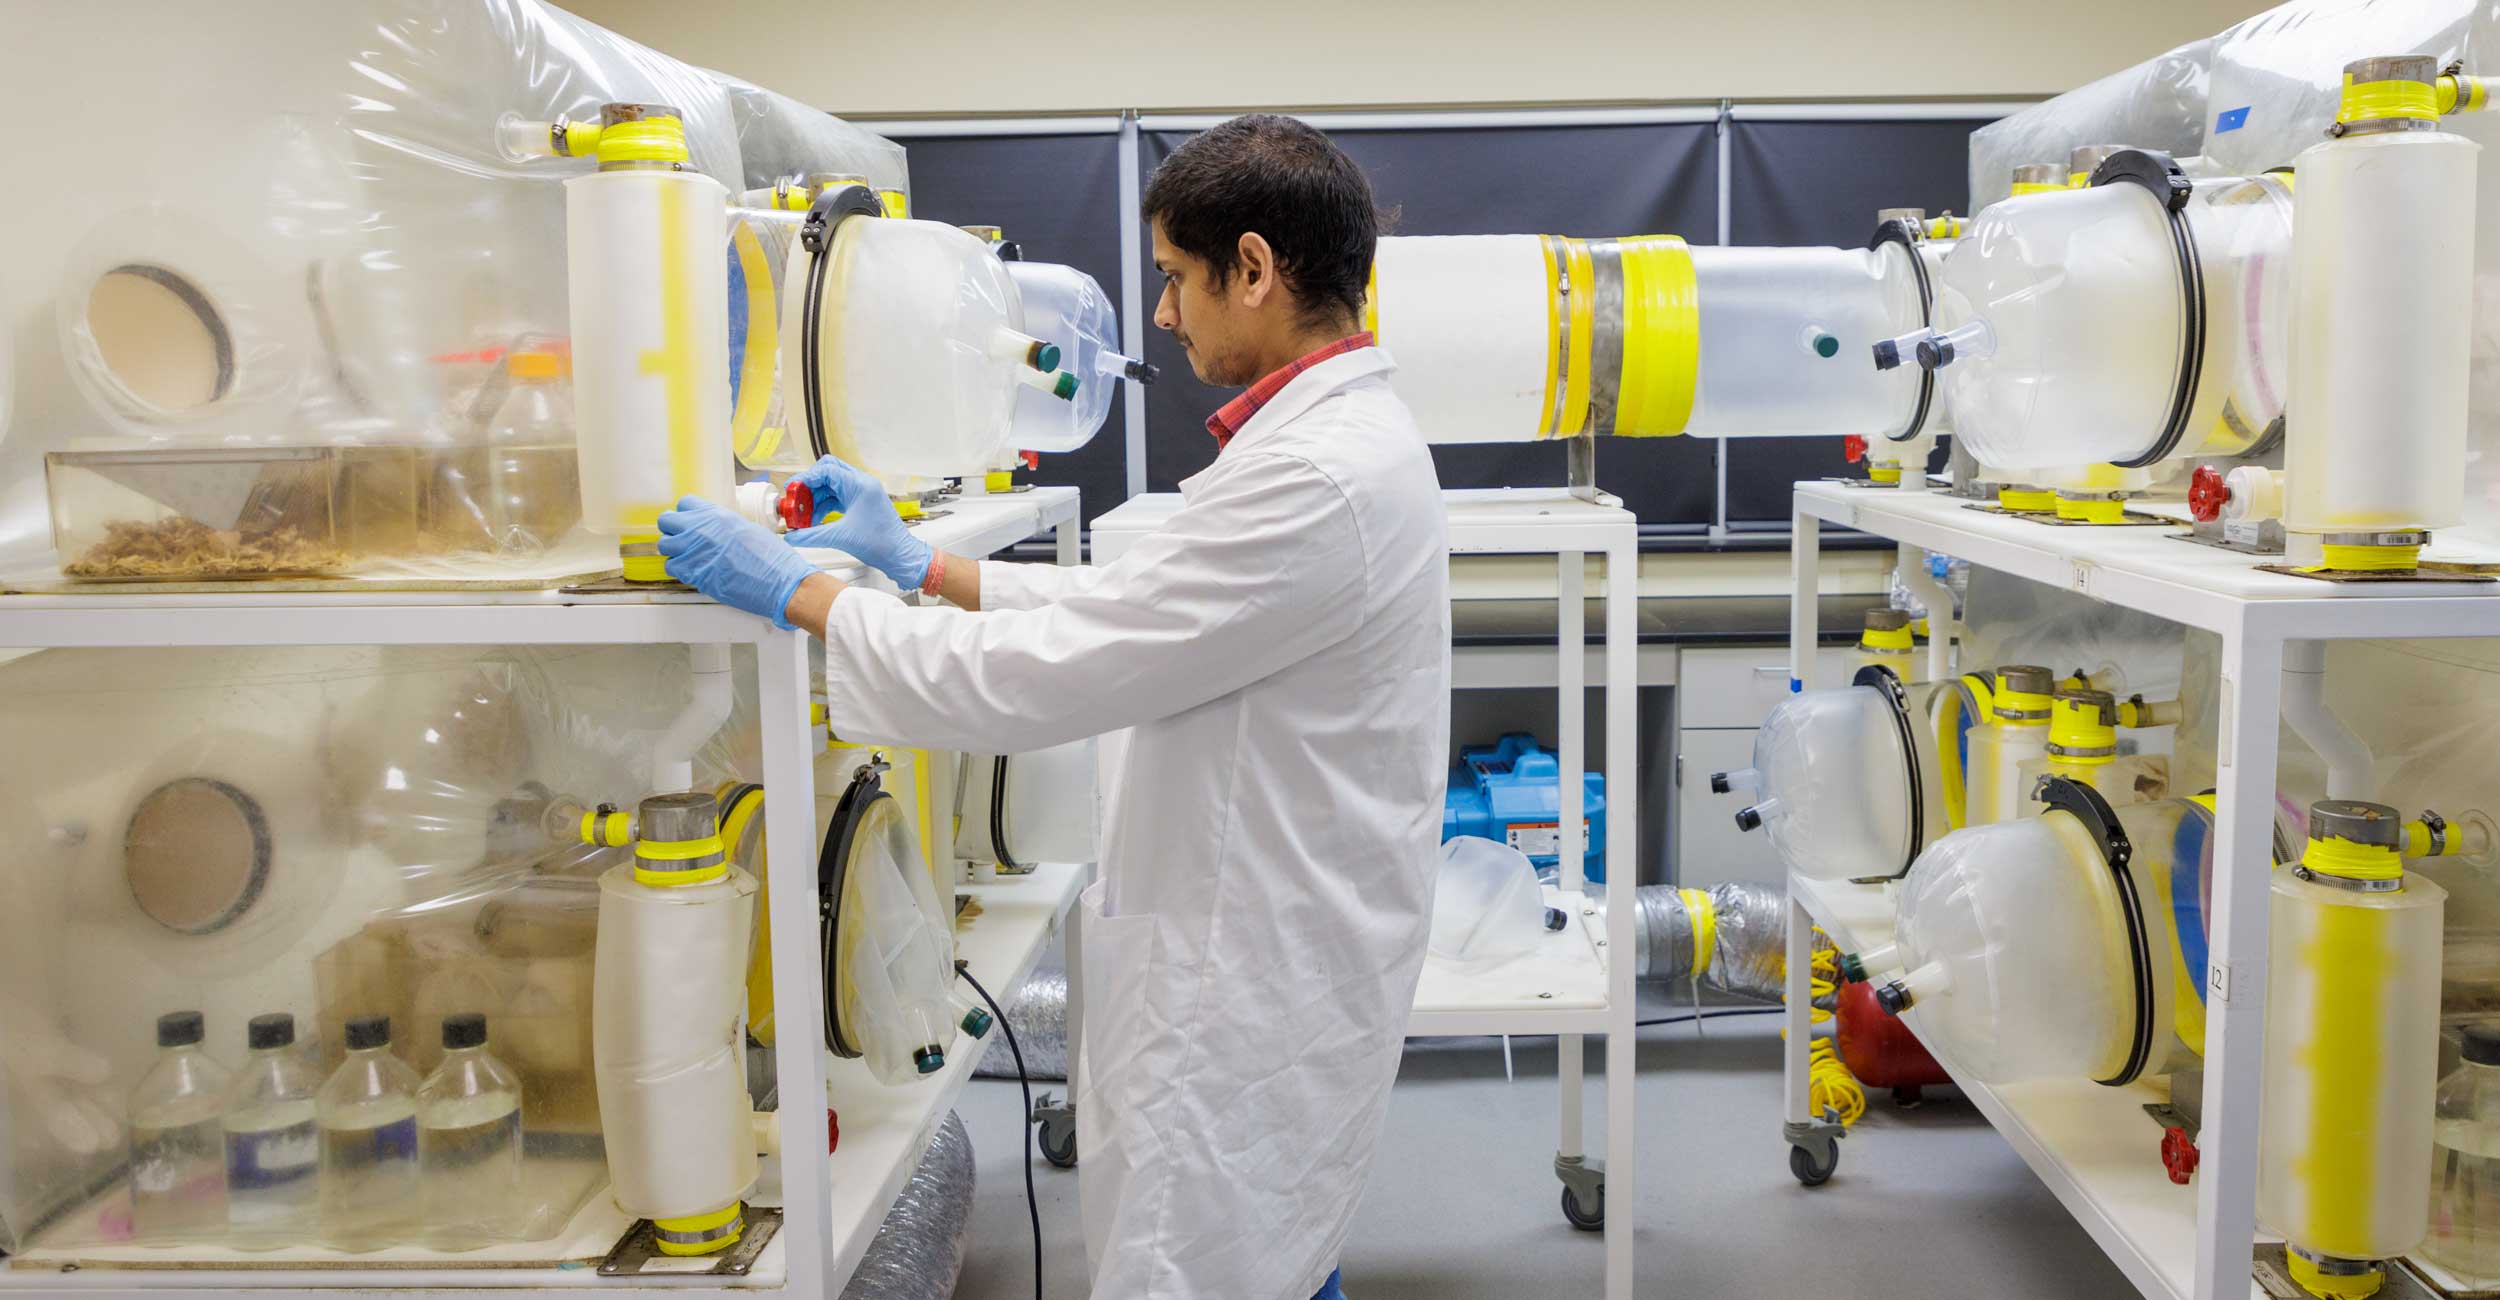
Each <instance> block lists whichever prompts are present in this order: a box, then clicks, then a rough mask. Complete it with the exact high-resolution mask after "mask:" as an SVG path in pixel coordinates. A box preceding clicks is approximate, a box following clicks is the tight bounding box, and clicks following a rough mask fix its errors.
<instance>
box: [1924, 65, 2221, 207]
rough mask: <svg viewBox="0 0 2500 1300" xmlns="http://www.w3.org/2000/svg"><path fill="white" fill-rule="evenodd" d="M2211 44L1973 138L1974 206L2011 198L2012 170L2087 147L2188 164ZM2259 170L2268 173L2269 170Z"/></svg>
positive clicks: (2201, 123)
mask: <svg viewBox="0 0 2500 1300" xmlns="http://www.w3.org/2000/svg"><path fill="white" fill-rule="evenodd" d="M2214 44H2215V41H2214V39H2213V38H2210V37H2209V38H2207V39H2205V40H2201V41H2191V42H2189V43H2187V44H2185V45H2182V46H2180V47H2178V48H2177V49H2175V50H2170V51H2168V52H2166V53H2163V54H2159V55H2155V56H2154V57H2152V58H2150V59H2147V60H2145V61H2144V62H2142V63H2139V64H2137V65H2135V66H2134V67H2132V68H2126V69H2123V70H2121V71H2118V72H2113V73H2111V74H2110V75H2108V76H2106V77H2103V78H2101V79H2100V80H2098V81H2095V82H2092V83H2090V84H2088V85H2085V86H2080V87H2078V88H2076V89H2074V90H2070V91H2067V92H2066V93H2065V94H2063V95H2059V96H2058V97H2057V98H2055V99H2052V100H2049V101H2047V102H2046V103H2042V104H2034V105H2033V106H2031V107H2030V108H2026V109H2024V110H2023V111H2021V112H2019V113H2015V114H2013V115H2011V116H2009V117H2005V118H2002V119H1999V120H1998V121H1995V122H1991V123H1989V124H1988V125H1986V126H1983V127H1981V128H1979V129H1978V130H1976V131H1973V132H1971V136H1970V199H1971V205H1972V207H1973V208H1974V209H1984V208H1986V207H1987V206H1988V205H1989V204H1991V203H1994V202H1996V201H1997V200H1999V199H2002V198H2004V197H2005V196H2006V195H2007V194H2008V193H2010V192H2011V190H2012V187H2013V182H2014V169H2015V168H2017V167H2026V166H2030V165H2031V164H2034V163H2055V164H2057V165H2058V166H2059V167H2060V168H2061V169H2062V168H2063V167H2064V166H2065V165H2066V156H2067V154H2068V153H2070V152H2072V151H2073V150H2075V149H2078V148H2081V147H2083V146H2086V145H2101V144H2120V145H2126V146H2127V147H2129V148H2134V149H2159V150H2161V151H2162V152H2164V153H2168V154H2173V155H2176V156H2178V157H2181V158H2185V157H2187V156H2188V155H2190V154H2193V153H2195V152H2197V150H2198V147H2199V146H2200V145H2201V144H2202V143H2203V141H2204V138H2205V101H2206V90H2205V88H2206V83H2207V80H2208V76H2209V74H2208V72H2207V69H2208V68H2209V67H2210V66H2211V65H2212V63H2213V59H2214ZM2254 170H2259V171H2262V170H2264V168H2263V167H2259V168H2256V169H2254Z"/></svg>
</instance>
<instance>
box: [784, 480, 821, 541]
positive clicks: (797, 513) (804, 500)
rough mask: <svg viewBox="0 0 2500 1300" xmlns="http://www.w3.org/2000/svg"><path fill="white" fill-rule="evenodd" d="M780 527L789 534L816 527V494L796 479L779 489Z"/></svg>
mask: <svg viewBox="0 0 2500 1300" xmlns="http://www.w3.org/2000/svg"><path fill="white" fill-rule="evenodd" d="M781 526H782V528H783V529H785V530H787V531H789V532H797V531H798V530H800V529H802V528H813V527H815V526H816V494H815V493H814V492H811V491H809V490H808V488H807V485H806V484H805V483H801V482H800V481H798V480H797V479H792V480H790V481H789V483H788V484H786V485H784V486H783V487H782V489H781Z"/></svg>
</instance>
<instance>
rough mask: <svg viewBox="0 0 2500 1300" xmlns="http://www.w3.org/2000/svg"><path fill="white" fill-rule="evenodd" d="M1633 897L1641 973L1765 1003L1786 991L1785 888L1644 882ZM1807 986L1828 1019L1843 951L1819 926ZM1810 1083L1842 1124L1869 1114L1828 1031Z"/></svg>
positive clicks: (1819, 1109)
mask: <svg viewBox="0 0 2500 1300" xmlns="http://www.w3.org/2000/svg"><path fill="white" fill-rule="evenodd" d="M1633 903H1634V906H1635V907H1637V908H1638V909H1639V914H1638V915H1637V916H1636V917H1635V918H1634V922H1633V936H1634V938H1635V939H1636V940H1637V941H1638V943H1639V952H1638V960H1639V965H1638V967H1637V968H1636V969H1637V971H1638V972H1639V974H1640V977H1641V978H1642V979H1659V980H1663V979H1677V978H1681V977H1684V976H1694V977H1695V982H1696V983H1697V984H1698V985H1700V986H1701V987H1703V988H1710V989H1716V990H1718V991H1719V992H1722V993H1733V994H1735V995H1737V996H1739V997H1748V998H1759V999H1761V1000H1763V1001H1766V1002H1778V1001H1781V1000H1783V999H1784V998H1785V997H1786V989H1787V985H1788V897H1787V895H1786V894H1784V893H1782V892H1781V891H1779V890H1776V889H1772V888H1769V887H1767V886H1764V885H1747V884H1725V885H1713V886H1711V887H1710V888H1708V889H1678V888H1676V887H1674V886H1672V885H1644V886H1642V887H1641V888H1640V889H1639V890H1638V891H1636V892H1635V893H1634V894H1633ZM1696 972H1698V974H1696ZM1810 988H1811V989H1812V996H1813V1003H1814V1005H1813V1007H1812V1008H1811V1009H1810V1010H1809V1012H1808V1013H1807V1014H1808V1017H1809V1019H1810V1020H1811V1022H1812V1023H1814V1024H1817V1025H1820V1024H1827V1023H1829V1022H1830V1021H1831V1019H1832V1014H1833V1012H1832V1006H1833V1000H1834V998H1835V996H1836V995H1837V994H1838V992H1839V988H1840V954H1839V953H1838V952H1836V951H1835V950H1834V949H1833V948H1832V945H1831V941H1830V940H1828V939H1826V938H1824V937H1823V934H1822V932H1821V931H1819V930H1818V931H1816V932H1815V935H1814V971H1813V977H1812V980H1811V982H1810ZM1782 1032H1783V1034H1784V1033H1785V1031H1782ZM1806 1088H1807V1100H1808V1104H1809V1105H1810V1106H1811V1107H1812V1108H1813V1112H1814V1113H1815V1114H1817V1115H1822V1114H1827V1113H1830V1114H1837V1115H1838V1116H1839V1117H1840V1122H1841V1123H1842V1124H1855V1123H1857V1122H1858V1117H1859V1116H1861V1115H1863V1114H1865V1113H1866V1090H1865V1089H1864V1088H1863V1087H1861V1086H1859V1084H1858V1081H1857V1078H1856V1077H1855V1076H1854V1075H1851V1074H1850V1073H1849V1067H1848V1066H1846V1065H1843V1064H1841V1060H1840V1054H1839V1052H1838V1051H1836V1050H1835V1049H1834V1046H1833V1042H1832V1039H1831V1038H1830V1037H1829V1036H1828V1035H1826V1036H1820V1037H1817V1038H1816V1039H1815V1040H1814V1041H1813V1043H1812V1044H1811V1045H1810V1046H1809V1047H1808V1049H1807V1056H1806Z"/></svg>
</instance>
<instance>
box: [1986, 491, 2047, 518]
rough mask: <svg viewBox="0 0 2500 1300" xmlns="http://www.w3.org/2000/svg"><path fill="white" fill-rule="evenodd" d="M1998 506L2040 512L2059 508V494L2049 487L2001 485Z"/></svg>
mask: <svg viewBox="0 0 2500 1300" xmlns="http://www.w3.org/2000/svg"><path fill="white" fill-rule="evenodd" d="M1997 508H1998V509H2000V510H2019V511H2022V512H2024V513H2026V514H2038V513H2040V512H2042V511H2046V510H2055V509H2057V494H2056V493H2055V492H2051V491H2049V490H2048V489H2047V488H2013V487H2001V488H1998V489H1997Z"/></svg>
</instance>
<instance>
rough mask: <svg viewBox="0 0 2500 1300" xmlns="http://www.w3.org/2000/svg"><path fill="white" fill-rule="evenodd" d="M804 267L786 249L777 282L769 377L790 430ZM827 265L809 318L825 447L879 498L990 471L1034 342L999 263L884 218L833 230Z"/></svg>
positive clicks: (948, 229)
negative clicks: (778, 357) (774, 371)
mask: <svg viewBox="0 0 2500 1300" xmlns="http://www.w3.org/2000/svg"><path fill="white" fill-rule="evenodd" d="M811 256H812V255H811V254H810V253H809V252H808V251H807V249H806V247H805V246H804V245H794V246H793V247H792V248H791V250H790V258H791V262H790V269H789V272H788V274H786V275H785V276H784V277H783V282H784V285H785V286H786V287H785V289H784V292H783V295H782V297H783V317H782V326H781V346H782V349H783V353H782V355H783V361H782V367H781V369H782V374H783V376H784V382H785V383H786V384H789V385H791V386H792V387H791V391H790V401H789V405H790V406H791V407H792V408H794V410H795V412H796V418H795V420H794V424H796V425H797V426H799V427H804V426H805V424H806V421H807V418H808V417H807V412H806V409H805V408H806V402H805V396H804V390H803V388H802V387H800V386H801V385H802V384H803V379H802V373H803V372H802V370H801V361H802V358H803V356H804V353H805V347H806V342H805V330H804V325H805V321H806V305H807V294H806V285H807V282H808V277H809V274H810V266H809V259H810V257H811ZM827 256H828V258H829V259H830V265H828V266H827V267H825V272H824V275H825V279H824V292H823V296H822V300H821V302H820V304H819V306H818V311H817V324H818V330H817V336H818V337H817V361H818V366H819V370H818V373H819V375H820V376H821V380H820V382H821V385H822V400H823V403H824V412H823V414H824V419H825V423H826V425H827V426H828V427H827V431H826V438H825V443H826V446H828V447H829V448H830V449H831V450H832V451H833V453H834V454H835V455H837V456H840V457H841V458H842V459H844V460H847V461H849V462H851V463H852V464H854V465H857V466H859V467H861V468H863V469H866V470H868V471H869V472H870V473H873V474H876V475H877V476H878V477H880V478H882V479H885V480H886V483H887V486H888V487H893V486H895V485H896V484H897V483H898V482H899V481H901V480H903V479H906V478H909V477H912V476H920V477H931V478H939V477H951V476H954V475H962V474H980V473H984V472H986V471H987V470H989V469H990V468H991V467H992V466H994V465H996V464H997V463H998V462H999V459H1000V458H1001V457H1002V456H1003V455H1005V453H1006V451H1007V449H1008V446H1007V443H1008V422H1009V416H1010V413H1011V412H1012V411H1013V409H1014V406H1015V399H1016V389H1017V387H1018V374H1019V372H1020V371H1022V370H1025V369H1028V368H1029V366H1028V364H1027V358H1028V356H1029V352H1028V349H1029V347H1030V345H1031V344H1032V342H1033V340H1032V339H1030V338H1029V337H1027V336H1026V335H1025V334H1024V332H1023V329H1022V326H1023V319H1024V314H1023V308H1022V306H1021V303H1020V299H1019V298H1018V296H1017V293H1016V286H1015V282H1014V281H1013V280H1011V279H1009V278H1008V273H1007V268H1006V266H1005V264H1003V263H1001V262H1000V261H999V260H998V258H997V256H996V255H994V254H993V253H991V252H990V250H989V246H988V245H987V244H985V243H983V242H982V241H981V240H980V239H978V238H975V237H974V236H972V235H969V234H966V233H965V232H963V231H962V230H959V229H957V228H955V227H953V226H949V225H943V224H941V223H939V222H935V221H911V220H900V219H895V218H890V217H865V216H853V217H849V218H847V219H844V220H843V221H842V222H841V223H840V224H839V225H838V226H836V227H835V229H834V235H833V247H832V248H831V249H830V250H829V252H828V253H827Z"/></svg>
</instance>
